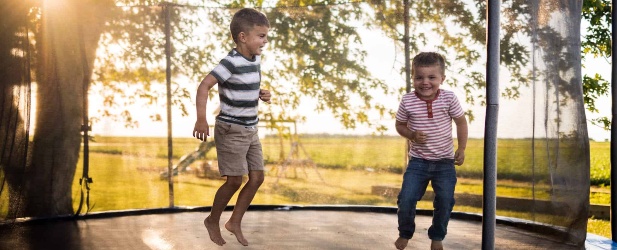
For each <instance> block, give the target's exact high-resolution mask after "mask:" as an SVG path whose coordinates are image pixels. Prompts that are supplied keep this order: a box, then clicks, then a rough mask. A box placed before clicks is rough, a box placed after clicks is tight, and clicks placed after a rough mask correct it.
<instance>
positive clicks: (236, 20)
mask: <svg viewBox="0 0 617 250" xmlns="http://www.w3.org/2000/svg"><path fill="white" fill-rule="evenodd" d="M255 25H257V26H265V27H270V22H268V18H267V17H266V15H264V14H263V13H261V12H259V11H257V10H255V9H252V8H244V9H241V10H239V11H238V12H236V14H234V17H233V18H232V19H231V24H229V30H231V37H232V38H233V39H234V42H238V41H237V39H238V34H240V32H245V33H246V32H249V31H250V30H251V29H252V28H253V26H255Z"/></svg>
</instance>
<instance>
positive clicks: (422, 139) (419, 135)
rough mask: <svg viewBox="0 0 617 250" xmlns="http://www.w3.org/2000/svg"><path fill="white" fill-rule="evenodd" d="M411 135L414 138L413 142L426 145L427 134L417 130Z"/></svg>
mask: <svg viewBox="0 0 617 250" xmlns="http://www.w3.org/2000/svg"><path fill="white" fill-rule="evenodd" d="M411 135H412V136H413V140H412V141H413V142H415V143H426V133H424V132H422V131H419V130H416V131H414V132H413V133H412V134H411Z"/></svg>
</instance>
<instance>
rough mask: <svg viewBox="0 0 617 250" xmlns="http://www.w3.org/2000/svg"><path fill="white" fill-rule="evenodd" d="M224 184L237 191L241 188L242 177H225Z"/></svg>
mask: <svg viewBox="0 0 617 250" xmlns="http://www.w3.org/2000/svg"><path fill="white" fill-rule="evenodd" d="M225 184H226V185H228V186H229V187H231V188H235V189H239V188H240V186H242V176H227V181H225Z"/></svg>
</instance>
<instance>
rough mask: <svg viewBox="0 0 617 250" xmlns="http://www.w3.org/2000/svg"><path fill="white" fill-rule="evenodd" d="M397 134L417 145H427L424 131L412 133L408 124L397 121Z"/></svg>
mask: <svg viewBox="0 0 617 250" xmlns="http://www.w3.org/2000/svg"><path fill="white" fill-rule="evenodd" d="M395 126H396V132H398V134H399V135H401V136H402V137H405V138H407V139H408V140H410V141H412V142H415V143H425V142H426V134H425V133H424V132H422V131H418V130H416V131H412V130H411V129H409V128H408V127H407V123H405V122H399V121H396V124H395Z"/></svg>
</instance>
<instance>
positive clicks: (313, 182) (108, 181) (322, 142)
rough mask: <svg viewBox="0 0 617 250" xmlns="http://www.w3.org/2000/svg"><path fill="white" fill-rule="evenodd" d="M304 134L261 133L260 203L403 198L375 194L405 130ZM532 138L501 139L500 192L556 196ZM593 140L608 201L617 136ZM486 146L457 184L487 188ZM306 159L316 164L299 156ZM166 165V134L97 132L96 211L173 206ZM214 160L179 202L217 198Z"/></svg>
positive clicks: (400, 155) (397, 162) (180, 193)
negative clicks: (388, 133) (612, 147)
mask: <svg viewBox="0 0 617 250" xmlns="http://www.w3.org/2000/svg"><path fill="white" fill-rule="evenodd" d="M299 142H300V143H299V144H296V145H298V147H296V148H295V149H296V151H295V152H296V153H294V152H290V149H291V148H292V147H291V145H292V143H291V141H290V140H289V138H286V139H284V140H280V139H279V138H278V137H266V138H264V139H262V144H263V149H264V157H265V160H266V170H267V171H266V175H267V176H266V181H265V183H264V185H263V186H262V188H261V189H260V191H259V193H258V195H257V196H256V198H255V201H254V204H296V205H303V204H336V205H345V204H348V205H377V206H395V205H396V200H395V198H393V197H383V196H380V195H374V194H372V193H371V187H372V186H376V185H385V186H393V187H397V186H399V185H400V182H401V179H402V175H401V173H402V170H403V167H404V165H405V141H404V140H402V139H401V138H399V137H371V136H366V137H348V136H338V137H336V136H330V137H325V136H304V137H302V138H301V139H300V140H299ZM530 145H531V144H530V140H500V141H499V148H498V157H497V158H498V170H499V172H498V179H499V181H498V187H497V194H498V196H508V197H526V198H531V197H535V198H537V199H546V198H548V197H549V192H550V191H549V187H548V185H547V183H546V180H545V175H546V174H547V172H548V171H547V170H543V169H541V168H542V167H543V166H544V165H543V164H542V161H536V165H537V166H536V168H540V169H533V168H531V167H530V166H529V165H530V164H529V159H530V158H531V157H530V156H529V155H530V153H529V152H528V151H529V149H530V148H531V147H530ZM590 145H591V150H590V151H591V158H590V160H591V178H592V179H591V182H592V183H594V184H595V185H594V186H592V189H591V191H592V192H591V194H590V197H591V198H590V199H591V203H596V204H609V203H610V192H609V189H610V187H609V183H610V180H609V168H610V164H609V159H610V158H609V157H608V152H609V147H610V143H608V142H591V144H590ZM198 146H199V141H198V140H196V139H193V138H179V139H174V141H173V162H174V164H176V163H178V161H179V159H180V158H181V157H182V156H183V155H185V154H188V153H190V152H192V151H194V150H195V149H196V148H197V147H198ZM482 146H483V141H482V140H478V139H471V140H469V143H468V147H467V150H466V161H465V164H464V165H463V166H459V167H457V171H458V175H459V182H458V184H457V192H459V193H469V194H482V181H481V178H482V168H483V163H482V161H483V157H482V155H483V147H482ZM536 146H540V145H536ZM281 148H282V150H281ZM538 154H539V153H536V156H537V155H538ZM285 159H287V160H294V161H296V163H298V164H290V165H288V168H286V169H285V171H283V169H282V164H281V162H283V160H285ZM522 159H525V160H522ZM302 162H304V163H307V162H312V163H314V164H305V165H302V164H299V163H302ZM81 164H82V163H81V162H80V163H79V165H78V166H81ZM167 165H168V161H167V140H166V139H165V138H127V137H97V138H95V141H94V142H92V143H90V176H91V177H92V178H93V180H94V182H93V183H92V185H91V191H90V195H91V197H90V199H91V203H92V209H91V211H110V210H124V209H141V208H160V207H168V206H169V205H170V202H169V199H170V198H169V197H170V195H169V191H168V190H169V184H168V182H167V180H166V179H164V178H161V177H160V173H161V172H162V171H165V170H166V169H167ZM212 165H216V153H215V151H214V150H212V151H210V152H208V154H207V155H206V157H205V159H201V160H199V161H196V162H194V163H193V164H192V165H191V166H190V169H189V170H188V171H186V172H182V173H180V174H179V175H178V176H176V177H174V186H173V189H174V190H173V191H174V192H173V197H174V205H175V206H210V205H211V202H212V198H213V196H214V193H215V192H216V189H217V188H218V187H219V186H220V185H221V184H222V183H223V179H221V178H220V177H218V176H217V174H216V171H214V172H213V171H203V170H204V169H205V170H208V169H209V168H207V166H212ZM202 166H206V168H203V169H202V168H201V167H202ZM81 175H82V174H81V167H79V168H78V172H77V174H76V181H75V184H74V191H73V193H74V194H73V197H74V200H75V206H77V202H78V200H79V199H78V198H79V184H78V179H79V178H80V177H81ZM532 175H534V176H535V177H536V182H535V183H534V186H533V188H532V187H531V185H530V184H529V183H530V181H527V180H526V178H527V179H530V176H532ZM321 178H323V181H322V179H321ZM234 200H235V198H234V199H232V203H233V201H234ZM419 206H420V207H421V208H427V209H430V208H431V207H432V204H431V203H430V202H421V203H420V204H419ZM455 210H456V211H464V212H475V213H481V209H480V208H472V207H462V206H455ZM498 214H499V215H504V216H519V217H523V218H524V217H525V216H524V215H518V214H512V213H511V212H508V211H498ZM536 220H539V221H542V218H538V217H536ZM546 220H547V221H548V220H550V219H548V218H547V219H546ZM545 222H546V221H545ZM607 226H608V222H607V221H602V220H593V219H590V220H589V232H592V233H595V234H599V235H603V236H605V237H608V235H607V234H610V232H608V230H606V228H607Z"/></svg>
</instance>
